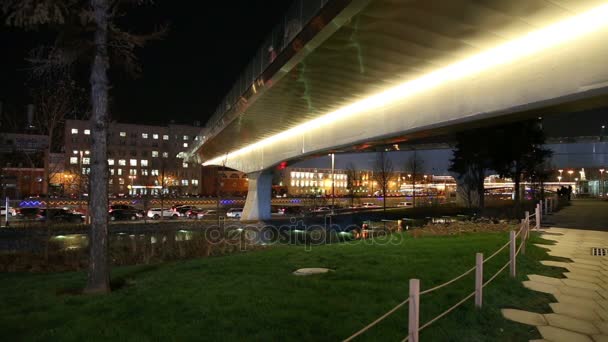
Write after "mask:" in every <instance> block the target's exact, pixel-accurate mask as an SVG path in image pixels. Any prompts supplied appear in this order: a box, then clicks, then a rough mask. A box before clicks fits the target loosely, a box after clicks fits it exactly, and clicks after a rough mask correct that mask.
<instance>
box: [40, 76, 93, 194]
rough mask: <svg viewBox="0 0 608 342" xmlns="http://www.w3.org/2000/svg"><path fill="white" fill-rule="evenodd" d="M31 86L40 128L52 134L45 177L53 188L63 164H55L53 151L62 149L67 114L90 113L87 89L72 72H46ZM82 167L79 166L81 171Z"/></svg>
mask: <svg viewBox="0 0 608 342" xmlns="http://www.w3.org/2000/svg"><path fill="white" fill-rule="evenodd" d="M34 82H35V83H36V85H35V86H33V87H32V88H31V89H32V90H31V96H32V99H33V102H34V108H35V115H34V118H35V126H36V129H37V130H38V131H39V132H40V133H42V134H44V135H46V136H48V139H49V140H48V146H47V148H46V150H45V151H44V178H45V181H46V184H48V186H49V188H50V186H51V180H52V179H54V178H55V176H56V175H57V174H59V172H61V171H62V167H61V166H60V164H59V163H56V164H51V163H50V158H51V154H52V153H54V152H58V151H59V150H60V149H61V145H62V143H63V138H64V124H65V120H66V118H74V119H75V118H85V117H87V116H88V115H87V113H86V112H87V109H86V100H85V98H86V96H85V90H84V89H83V88H81V87H78V86H77V85H76V82H75V81H74V80H73V79H72V78H71V77H70V75H69V73H68V72H61V73H60V72H56V73H50V74H46V75H44V76H43V77H41V78H39V79H36V80H35V81H34ZM81 171H82V170H79V173H80V172H81Z"/></svg>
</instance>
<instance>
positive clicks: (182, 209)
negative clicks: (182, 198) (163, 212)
mask: <svg viewBox="0 0 608 342" xmlns="http://www.w3.org/2000/svg"><path fill="white" fill-rule="evenodd" d="M194 208H195V207H194V206H191V205H179V206H174V207H172V208H171V210H173V212H174V213H176V214H177V215H178V216H187V215H186V213H187V212H188V211H190V210H192V209H194Z"/></svg>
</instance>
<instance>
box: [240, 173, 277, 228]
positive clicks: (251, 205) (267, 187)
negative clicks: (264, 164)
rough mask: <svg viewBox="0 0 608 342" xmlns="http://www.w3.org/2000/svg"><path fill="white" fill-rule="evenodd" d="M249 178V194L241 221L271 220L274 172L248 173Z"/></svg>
mask: <svg viewBox="0 0 608 342" xmlns="http://www.w3.org/2000/svg"><path fill="white" fill-rule="evenodd" d="M247 177H249V192H248V193H247V200H246V201H245V207H244V208H243V215H242V216H241V221H261V220H269V219H270V199H271V198H270V197H271V192H272V171H271V170H264V171H259V172H252V173H248V174H247Z"/></svg>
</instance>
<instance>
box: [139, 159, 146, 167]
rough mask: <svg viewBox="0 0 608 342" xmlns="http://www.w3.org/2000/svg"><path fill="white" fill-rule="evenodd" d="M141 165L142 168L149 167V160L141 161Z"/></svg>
mask: <svg viewBox="0 0 608 342" xmlns="http://www.w3.org/2000/svg"><path fill="white" fill-rule="evenodd" d="M139 165H141V166H148V160H147V159H142V160H140V162H139Z"/></svg>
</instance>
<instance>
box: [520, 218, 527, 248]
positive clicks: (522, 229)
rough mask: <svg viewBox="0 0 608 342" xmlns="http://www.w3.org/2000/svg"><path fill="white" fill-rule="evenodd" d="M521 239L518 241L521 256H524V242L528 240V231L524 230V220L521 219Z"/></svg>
mask: <svg viewBox="0 0 608 342" xmlns="http://www.w3.org/2000/svg"><path fill="white" fill-rule="evenodd" d="M520 229H521V233H520V235H521V238H520V239H519V243H521V244H522V246H521V254H526V240H528V229H526V219H521V228H520Z"/></svg>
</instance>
